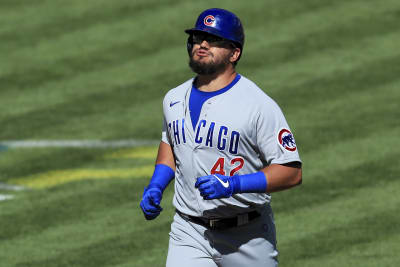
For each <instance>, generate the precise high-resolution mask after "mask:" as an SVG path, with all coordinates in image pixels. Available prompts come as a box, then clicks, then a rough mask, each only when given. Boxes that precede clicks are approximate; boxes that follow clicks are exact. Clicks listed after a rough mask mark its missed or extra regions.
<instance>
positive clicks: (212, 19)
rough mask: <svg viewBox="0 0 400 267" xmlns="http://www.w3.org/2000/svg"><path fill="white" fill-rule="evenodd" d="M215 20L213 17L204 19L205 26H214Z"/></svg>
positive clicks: (209, 16)
mask: <svg viewBox="0 0 400 267" xmlns="http://www.w3.org/2000/svg"><path fill="white" fill-rule="evenodd" d="M214 21H215V18H214V16H213V15H208V16H206V17H205V18H204V25H206V26H211V25H213V23H214Z"/></svg>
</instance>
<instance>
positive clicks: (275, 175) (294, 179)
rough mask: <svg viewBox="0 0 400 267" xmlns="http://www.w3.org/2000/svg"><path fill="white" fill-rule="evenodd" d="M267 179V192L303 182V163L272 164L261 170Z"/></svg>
mask: <svg viewBox="0 0 400 267" xmlns="http://www.w3.org/2000/svg"><path fill="white" fill-rule="evenodd" d="M261 171H262V172H263V173H264V174H265V177H266V179H267V192H268V193H271V192H277V191H282V190H285V189H289V188H291V187H294V186H296V185H299V184H301V182H302V170H301V163H299V162H292V163H289V164H285V165H280V164H272V165H270V166H268V167H266V168H264V169H262V170H261Z"/></svg>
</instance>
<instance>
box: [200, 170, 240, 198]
mask: <svg viewBox="0 0 400 267" xmlns="http://www.w3.org/2000/svg"><path fill="white" fill-rule="evenodd" d="M195 187H196V188H197V189H198V190H199V191H200V195H201V196H202V197H203V199H205V200H210V199H218V198H229V197H231V196H232V195H233V194H235V193H236V192H237V190H236V181H235V179H232V177H230V176H224V175H221V174H213V175H207V176H202V177H199V178H197V180H196V184H195Z"/></svg>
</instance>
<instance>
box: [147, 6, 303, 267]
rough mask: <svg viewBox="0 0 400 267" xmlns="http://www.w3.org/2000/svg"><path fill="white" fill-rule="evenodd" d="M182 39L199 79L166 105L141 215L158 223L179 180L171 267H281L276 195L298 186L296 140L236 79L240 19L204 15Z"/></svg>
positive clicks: (274, 110)
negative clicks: (171, 187)
mask: <svg viewBox="0 0 400 267" xmlns="http://www.w3.org/2000/svg"><path fill="white" fill-rule="evenodd" d="M185 32H186V33H187V34H188V35H189V37H188V41H187V50H188V53H189V58H190V61H189V66H190V68H191V69H192V70H193V71H194V72H195V73H196V74H197V75H196V76H195V77H194V78H192V79H190V80H188V81H186V82H185V83H183V84H181V85H179V86H178V87H176V88H174V89H172V90H170V91H169V92H168V93H167V94H166V96H165V98H164V101H163V110H164V125H163V130H162V140H161V142H160V145H159V150H158V155H157V159H156V165H155V169H154V174H153V176H152V178H151V180H150V183H149V185H148V186H147V188H145V190H144V193H143V198H142V201H141V203H140V206H141V209H142V211H143V213H144V216H145V218H146V219H148V220H152V219H154V218H156V217H157V216H158V215H159V214H160V212H161V211H162V208H161V206H160V203H161V199H162V194H163V191H164V190H165V188H166V187H167V186H168V184H169V183H170V182H171V180H173V179H174V178H175V194H174V198H173V204H174V206H175V208H176V214H175V216H174V220H173V222H172V225H171V232H170V240H169V249H168V256H167V263H166V266H167V267H179V266H183V267H187V266H191V267H208V266H209V267H212V266H213V267H215V266H229V267H235V266H277V264H278V261H277V256H278V251H277V248H276V236H275V225H274V219H273V214H272V210H271V206H270V201H271V196H270V193H271V192H276V191H280V190H284V189H288V188H291V187H293V186H296V185H299V184H300V183H301V180H302V174H301V160H300V158H299V154H298V152H297V147H296V143H295V140H294V138H293V134H292V132H291V130H290V128H289V126H288V124H287V122H286V120H285V117H284V116H283V114H282V111H281V110H280V108H279V107H278V105H277V104H276V103H275V102H274V101H273V100H272V99H271V98H270V97H268V96H267V95H266V94H265V93H264V92H263V91H262V90H261V89H260V88H259V87H258V86H257V85H255V84H254V83H253V82H252V81H250V80H249V79H247V78H246V77H244V76H242V75H240V74H238V73H237V72H236V70H235V66H236V64H237V63H238V61H239V60H240V57H241V55H242V53H243V45H244V32H243V27H242V24H241V21H240V20H239V18H238V17H237V16H236V15H235V14H233V13H231V12H229V11H227V10H224V9H217V8H213V9H208V10H205V11H204V12H202V13H201V14H200V16H199V17H198V19H197V21H196V24H195V26H194V28H191V29H188V30H186V31H185Z"/></svg>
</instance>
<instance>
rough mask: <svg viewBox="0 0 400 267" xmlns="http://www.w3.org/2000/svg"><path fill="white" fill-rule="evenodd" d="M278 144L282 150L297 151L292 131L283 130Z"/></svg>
mask: <svg viewBox="0 0 400 267" xmlns="http://www.w3.org/2000/svg"><path fill="white" fill-rule="evenodd" d="M278 142H279V144H280V145H281V147H282V148H284V149H286V150H288V151H292V152H294V151H296V149H297V147H296V142H295V141H294V137H293V134H292V132H291V131H289V130H288V129H285V128H284V129H281V130H280V131H279V134H278Z"/></svg>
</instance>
